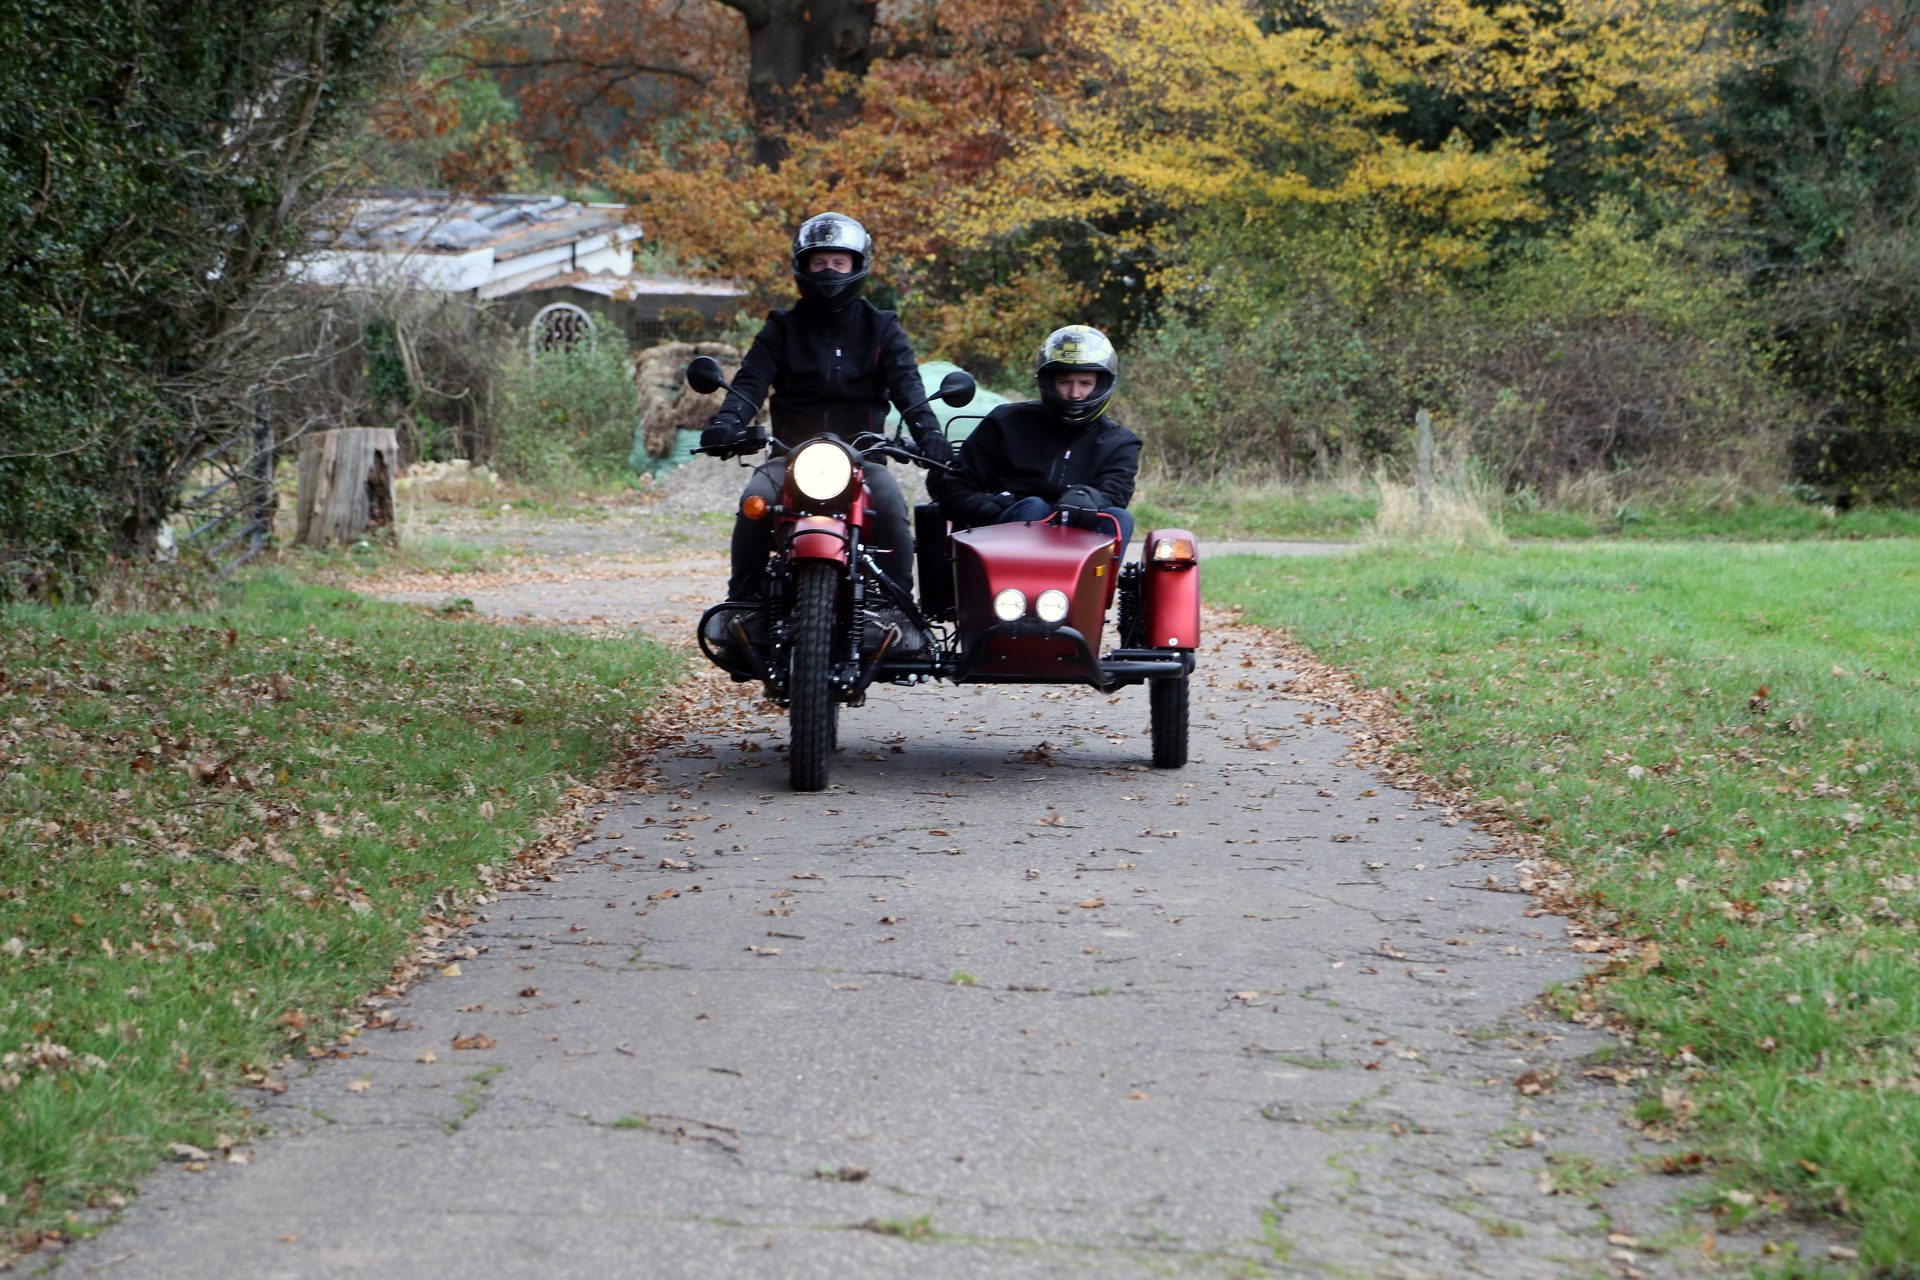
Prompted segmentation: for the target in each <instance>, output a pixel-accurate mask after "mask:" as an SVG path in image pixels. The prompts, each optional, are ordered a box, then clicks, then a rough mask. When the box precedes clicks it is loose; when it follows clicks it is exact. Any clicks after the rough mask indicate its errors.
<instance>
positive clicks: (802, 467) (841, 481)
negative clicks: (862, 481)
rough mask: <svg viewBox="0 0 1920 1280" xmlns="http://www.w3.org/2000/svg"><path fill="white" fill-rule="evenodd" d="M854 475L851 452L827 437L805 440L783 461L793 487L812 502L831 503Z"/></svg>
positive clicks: (848, 485)
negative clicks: (785, 462) (825, 438)
mask: <svg viewBox="0 0 1920 1280" xmlns="http://www.w3.org/2000/svg"><path fill="white" fill-rule="evenodd" d="M855 474H856V473H855V471H854V466H853V455H852V454H850V453H848V452H847V450H846V448H845V447H844V446H842V445H839V444H836V443H834V442H833V441H831V440H809V441H808V442H807V443H805V444H803V445H801V446H800V447H799V448H798V449H796V450H794V451H793V456H792V457H791V458H789V459H788V460H787V475H788V476H789V477H790V478H791V479H792V480H793V487H794V488H796V489H798V490H799V491H800V495H801V496H802V497H805V498H811V499H812V500H813V501H815V502H831V501H832V500H833V499H835V498H838V497H840V496H842V495H843V494H845V493H846V491H847V490H848V489H849V488H850V487H851V486H852V484H853V477H854V475H855Z"/></svg>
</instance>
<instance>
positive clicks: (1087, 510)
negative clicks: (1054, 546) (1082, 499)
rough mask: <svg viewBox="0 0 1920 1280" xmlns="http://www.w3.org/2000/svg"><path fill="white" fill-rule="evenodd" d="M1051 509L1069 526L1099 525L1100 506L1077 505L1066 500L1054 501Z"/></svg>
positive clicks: (1096, 526) (1097, 526)
mask: <svg viewBox="0 0 1920 1280" xmlns="http://www.w3.org/2000/svg"><path fill="white" fill-rule="evenodd" d="M1053 509H1054V510H1055V511H1058V512H1059V513H1060V516H1061V519H1062V520H1064V521H1065V522H1066V524H1067V526H1068V527H1069V528H1073V529H1098V528H1099V527H1100V508H1098V507H1077V506H1074V505H1073V504H1071V503H1068V502H1056V503H1055V504H1054V505H1053Z"/></svg>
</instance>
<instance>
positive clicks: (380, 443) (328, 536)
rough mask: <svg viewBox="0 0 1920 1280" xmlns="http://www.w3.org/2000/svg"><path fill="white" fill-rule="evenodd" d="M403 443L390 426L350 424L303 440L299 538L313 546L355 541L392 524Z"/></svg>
mask: <svg viewBox="0 0 1920 1280" xmlns="http://www.w3.org/2000/svg"><path fill="white" fill-rule="evenodd" d="M399 451H400V442H399V439H398V435H397V433H396V432H395V431H394V430H393V428H391V427H346V428H342V429H341V430H338V431H322V432H318V433H316V434H314V435H310V436H303V437H301V440H300V490H299V497H298V507H297V512H298V514H297V518H296V520H295V524H294V535H293V536H294V541H296V542H298V543H300V544H302V545H304V546H309V547H324V546H326V545H328V544H329V543H334V542H352V541H353V540H354V539H356V538H359V537H362V536H364V535H365V534H366V533H368V532H369V531H371V530H376V529H385V530H387V531H389V532H391V531H392V529H393V480H394V473H395V471H396V470H397V468H398V463H399V456H400V452H399Z"/></svg>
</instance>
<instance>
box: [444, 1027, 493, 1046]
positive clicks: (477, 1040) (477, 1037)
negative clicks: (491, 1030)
mask: <svg viewBox="0 0 1920 1280" xmlns="http://www.w3.org/2000/svg"><path fill="white" fill-rule="evenodd" d="M495 1043H496V1041H495V1040H494V1038H493V1037H492V1036H490V1035H484V1034H482V1033H481V1032H478V1031H476V1032H474V1033H473V1034H471V1035H464V1036H455V1037H454V1038H453V1047H454V1048H456V1049H491V1048H493V1046H494V1044H495Z"/></svg>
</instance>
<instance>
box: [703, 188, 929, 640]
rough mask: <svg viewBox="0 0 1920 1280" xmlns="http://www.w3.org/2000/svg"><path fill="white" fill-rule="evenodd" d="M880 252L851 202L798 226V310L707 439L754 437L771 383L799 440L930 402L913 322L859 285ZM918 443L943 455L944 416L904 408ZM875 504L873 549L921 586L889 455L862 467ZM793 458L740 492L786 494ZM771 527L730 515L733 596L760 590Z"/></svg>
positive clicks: (763, 335) (774, 317)
mask: <svg viewBox="0 0 1920 1280" xmlns="http://www.w3.org/2000/svg"><path fill="white" fill-rule="evenodd" d="M872 261H873V238H872V237H871V236H869V235H868V234H867V231H866V228H864V227H862V226H861V225H860V224H859V223H858V222H855V221H854V220H853V219H852V218H850V217H848V216H847V215H846V214H844V213H822V214H818V215H816V216H814V217H811V218H808V219H807V220H806V221H805V222H803V223H801V224H800V230H799V231H798V232H796V233H795V234H794V237H793V280H794V284H795V285H797V286H798V288H799V291H800V298H799V301H798V303H796V304H795V306H794V307H793V308H792V309H791V310H789V311H774V312H772V313H770V314H769V315H768V316H767V322H766V324H765V325H764V326H763V327H762V328H761V330H760V333H759V335H758V336H757V337H755V338H754V340H753V345H752V346H751V347H750V348H748V350H747V354H746V358H745V359H744V360H743V361H742V362H741V365H740V371H739V373H737V374H735V375H734V378H733V393H732V394H731V395H729V396H728V397H727V399H726V400H725V401H724V402H723V403H722V405H721V407H720V412H718V413H716V414H715V415H714V416H713V421H712V422H711V424H709V425H708V427H707V429H706V430H705V431H703V432H701V434H700V444H701V447H702V448H706V449H724V448H727V447H730V446H739V445H742V444H746V445H752V444H753V442H754V439H755V438H754V436H753V435H752V434H751V428H750V426H749V425H748V424H749V423H751V422H752V421H753V419H754V415H756V414H757V413H758V412H759V411H760V404H761V402H762V401H763V400H765V399H766V395H767V391H768V389H769V388H771V389H772V390H773V391H774V392H776V393H777V394H775V396H774V397H773V434H774V438H775V439H777V440H779V441H780V443H782V444H784V445H786V446H787V447H788V448H792V447H794V446H796V445H798V444H800V443H801V442H802V441H805V440H808V439H811V438H812V437H814V436H818V435H825V434H828V433H832V434H833V435H837V436H839V437H840V438H841V439H842V440H847V441H851V440H852V439H853V438H854V437H855V436H857V435H859V434H860V433H861V432H863V431H874V432H877V431H879V430H880V429H881V427H882V425H883V423H884V421H885V418H886V413H887V401H888V399H891V400H892V401H893V403H894V405H895V406H896V407H898V408H899V409H900V411H901V412H902V413H903V414H905V413H906V412H907V409H908V407H909V406H911V405H916V404H921V402H922V401H924V400H925V399H926V391H925V390H924V387H923V385H922V383H921V381H920V367H919V365H918V364H917V363H916V362H915V361H914V358H913V348H912V346H911V345H910V344H909V343H908V342H907V335H906V331H905V330H904V329H902V328H901V327H900V321H899V319H898V318H897V317H896V316H895V315H894V314H893V313H892V312H891V311H881V310H879V309H877V308H876V307H875V306H874V305H873V304H872V303H871V302H868V301H867V300H866V299H865V298H862V297H861V296H860V290H861V288H862V286H864V285H865V283H866V279H867V272H868V270H869V269H870V268H871V266H872ZM907 427H908V429H909V430H910V431H912V433H913V438H914V441H915V442H916V443H917V444H918V445H919V446H920V451H921V452H922V453H923V454H925V455H926V456H927V457H928V458H931V459H932V460H933V461H935V462H938V463H946V462H950V461H951V460H952V458H953V450H952V448H951V447H950V446H949V445H948V444H947V438H946V436H945V435H943V434H941V431H940V420H939V419H938V418H936V417H934V415H933V411H932V410H930V409H928V408H926V407H924V405H923V406H922V407H920V408H918V409H915V410H914V411H913V412H912V413H911V414H910V415H908V416H907ZM862 470H863V472H864V474H865V478H866V483H867V489H868V492H869V494H870V495H871V499H872V501H871V504H870V505H869V507H868V511H869V512H870V514H871V518H872V523H871V526H870V527H871V529H872V531H873V544H872V550H873V551H874V553H875V554H874V558H875V560H876V561H877V562H878V563H879V565H880V567H881V569H882V570H884V571H885V572H886V574H887V576H888V577H890V578H892V579H893V580H894V581H895V582H898V583H899V584H900V586H901V587H902V588H903V589H906V590H908V591H911V590H912V588H913V534H912V532H911V530H910V529H909V528H908V525H907V503H906V498H905V496H904V495H903V494H902V493H901V492H900V482H899V481H897V480H895V479H894V478H893V476H892V475H891V474H890V473H889V472H888V471H887V470H886V463H885V461H884V460H881V459H877V460H874V461H870V462H868V463H866V464H865V465H864V467H863V468H862ZM786 473H787V460H786V459H785V458H784V457H779V458H774V459H772V460H770V461H768V462H765V463H763V464H761V465H760V466H759V467H757V468H755V470H754V473H753V475H752V477H751V478H750V479H749V480H748V481H747V487H746V489H745V491H744V492H742V493H741V495H740V500H741V502H742V503H744V502H745V501H746V500H747V499H748V498H750V497H753V496H755V495H758V496H759V497H760V498H761V499H763V500H764V501H765V502H766V503H767V505H768V506H772V505H774V504H775V503H777V502H778V501H779V494H780V485H781V482H782V481H783V480H784V479H785V478H786ZM772 539H773V530H772V528H771V527H770V522H769V521H768V520H766V519H764V518H762V519H758V520H754V519H749V518H747V516H746V515H745V514H744V513H737V514H736V515H735V517H734V522H733V574H732V577H731V578H730V579H729V580H728V582H727V598H728V600H730V601H742V602H745V601H752V600H756V599H758V598H759V596H760V590H761V575H762V573H763V571H764V570H765V568H766V564H767V554H768V551H769V550H770V548H771V545H772Z"/></svg>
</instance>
